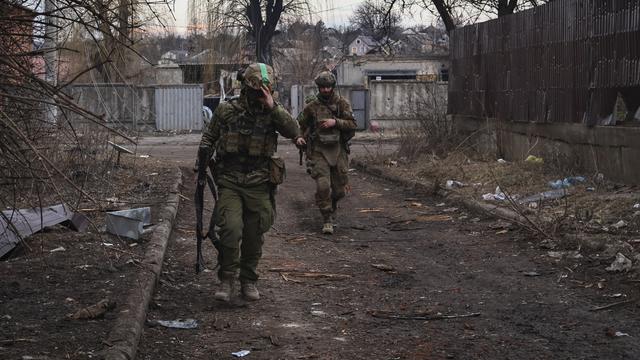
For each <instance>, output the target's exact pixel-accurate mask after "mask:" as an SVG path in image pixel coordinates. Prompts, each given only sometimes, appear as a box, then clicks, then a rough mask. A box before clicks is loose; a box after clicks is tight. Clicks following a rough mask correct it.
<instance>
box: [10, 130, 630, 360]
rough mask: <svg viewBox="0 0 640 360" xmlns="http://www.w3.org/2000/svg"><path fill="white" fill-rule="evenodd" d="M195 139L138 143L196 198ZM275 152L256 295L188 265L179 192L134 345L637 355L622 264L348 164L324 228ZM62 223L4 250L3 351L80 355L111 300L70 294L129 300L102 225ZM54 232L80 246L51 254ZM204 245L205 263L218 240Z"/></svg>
mask: <svg viewBox="0 0 640 360" xmlns="http://www.w3.org/2000/svg"><path fill="white" fill-rule="evenodd" d="M197 139H198V137H197V136H195V135H189V136H178V137H166V138H158V137H157V138H149V139H144V140H143V141H142V143H141V145H140V146H139V147H138V151H139V152H142V153H145V152H146V153H150V154H152V156H153V157H152V159H156V160H158V159H162V161H161V162H160V163H157V164H158V166H179V167H181V169H182V171H183V176H184V186H183V188H182V195H184V197H186V198H191V197H192V194H193V192H194V175H193V173H192V171H191V167H192V165H193V155H194V154H195V148H196V145H197ZM374 149H375V151H382V152H388V151H392V150H393V149H394V144H393V143H382V144H381V143H376V144H372V143H371V142H360V143H356V144H355V145H354V147H353V151H354V153H355V155H356V156H365V155H366V154H368V153H370V152H371V151H374ZM280 154H281V155H282V156H284V157H286V159H287V166H288V177H287V180H286V181H285V183H284V184H283V185H282V186H281V188H280V191H279V194H278V197H277V204H278V219H277V221H276V224H275V225H274V227H273V229H272V231H271V232H269V234H268V235H267V239H266V244H265V248H264V257H263V261H262V262H261V264H260V268H259V270H260V272H261V274H262V277H261V281H260V282H259V285H258V287H259V289H260V290H261V293H262V299H261V300H260V301H258V302H255V303H245V302H243V301H242V300H241V299H235V300H234V302H233V303H232V304H223V303H219V302H216V301H214V300H213V292H214V291H215V289H216V287H217V284H218V282H217V280H216V279H215V276H214V272H212V271H211V272H206V273H202V274H200V275H195V274H194V271H193V268H194V260H195V244H194V237H195V236H194V231H193V229H194V227H195V224H194V209H193V206H192V204H191V201H186V200H185V201H182V202H181V206H180V209H179V212H178V218H177V221H176V224H175V226H174V231H173V234H172V239H171V243H170V247H169V250H168V252H167V257H166V260H165V264H164V268H163V274H162V279H161V282H160V284H159V287H158V290H157V292H156V294H155V296H154V300H153V301H152V304H151V306H150V309H149V313H148V320H149V325H148V326H146V327H145V329H144V333H143V335H142V339H141V342H140V346H139V349H138V358H140V359H231V358H234V356H233V355H232V353H233V352H238V351H241V350H248V351H250V353H249V355H247V356H246V358H247V359H346V358H349V359H514V358H520V359H637V358H639V357H640V343H638V342H637V340H636V337H637V336H640V333H638V332H637V331H638V330H637V329H638V328H639V326H638V325H640V320H638V314H639V312H640V308H639V307H638V302H637V300H638V297H639V296H640V291H638V290H639V289H638V283H637V280H635V277H634V276H635V275H634V274H633V273H610V272H607V271H606V270H605V267H606V266H608V263H609V262H610V259H608V258H607V259H603V258H601V257H598V256H595V255H594V254H581V253H580V252H578V253H574V254H573V256H563V257H562V258H556V257H552V256H549V250H548V249H543V248H541V247H540V239H538V238H535V237H532V236H531V234H530V233H528V232H525V231H521V230H518V229H517V228H514V227H512V226H509V224H506V223H505V222H504V221H501V220H496V219H493V218H489V217H487V216H486V215H484V214H474V213H469V212H467V211H466V210H464V209H461V208H459V207H457V206H454V205H452V204H448V203H447V202H446V200H443V199H442V198H437V197H430V196H427V195H421V194H415V193H411V192H407V191H405V190H403V189H402V188H400V187H399V186H398V185H395V184H390V183H386V182H384V181H380V180H378V179H376V178H372V177H370V176H368V175H367V174H364V173H360V172H358V171H352V172H351V179H352V187H353V191H352V192H351V194H349V196H348V197H347V198H346V199H345V200H344V201H342V202H341V203H340V210H339V211H340V219H339V221H338V226H337V228H336V233H335V234H334V235H333V236H324V235H321V234H320V231H319V230H320V227H321V223H320V217H319V213H318V211H317V210H316V209H315V207H314V205H313V183H312V182H311V180H310V179H309V178H308V177H307V176H306V174H305V173H304V168H303V167H299V166H298V165H297V161H298V159H297V152H296V151H295V148H293V147H292V146H290V145H285V144H282V145H281V146H280ZM167 176H168V175H167ZM205 206H206V207H209V208H211V207H212V204H211V202H210V201H208V202H207V204H205ZM505 230H507V231H505ZM67 234H68V233H67V232H66V230H62V229H60V230H59V233H56V236H54V237H53V238H54V239H55V240H56V242H55V243H51V244H50V246H49V244H48V243H46V244H47V245H48V246H46V247H43V248H44V249H45V250H47V251H43V252H42V253H43V254H46V255H43V256H37V255H34V254H33V253H36V250H34V248H35V247H32V249H31V250H30V251H25V252H23V253H19V254H16V255H15V256H14V257H13V258H11V259H9V260H8V261H3V262H0V273H1V274H2V280H1V281H2V292H1V293H0V300H1V301H2V304H0V325H1V329H2V330H1V331H2V332H1V333H0V336H1V337H0V341H2V342H1V343H0V353H1V354H3V355H2V356H1V357H2V358H3V359H4V358H7V359H21V358H24V356H31V357H32V358H33V357H35V358H42V359H44V358H46V359H66V358H70V359H85V358H91V357H95V355H94V354H95V353H96V352H97V351H98V350H100V349H101V348H102V347H103V344H101V341H102V340H104V336H105V334H106V333H108V331H109V330H110V329H109V326H110V324H111V323H110V322H111V320H112V319H113V316H114V313H115V312H110V313H107V315H106V316H105V318H102V319H96V320H88V321H87V320H84V321H81V320H73V321H70V320H65V319H64V316H65V314H66V313H68V312H70V311H72V310H74V309H76V308H77V307H78V305H75V304H74V302H77V303H78V304H87V305H89V304H92V303H95V302H96V301H98V300H100V299H101V298H102V297H104V296H103V295H104V289H109V291H110V292H109V294H110V295H114V296H115V297H116V298H118V296H120V297H122V298H124V297H125V296H126V294H124V291H126V288H127V286H131V284H129V285H127V283H126V281H125V280H120V281H122V283H121V287H118V288H114V289H111V288H110V287H108V286H110V285H108V282H109V281H115V279H126V278H128V277H129V274H130V271H135V265H132V266H129V265H131V264H129V265H127V266H129V268H126V269H124V268H122V269H121V268H119V267H116V272H112V271H109V270H107V269H104V270H99V269H100V267H99V265H101V262H102V261H103V260H101V256H102V259H104V254H105V251H97V249H101V248H100V246H98V244H97V242H98V241H101V240H100V237H97V236H93V237H92V236H91V234H84V235H82V237H86V240H84V241H85V242H86V244H85V243H83V242H82V241H79V240H73V238H72V237H67ZM51 241H53V240H51ZM58 244H63V245H64V246H65V248H67V249H70V248H73V249H76V248H78V249H80V248H81V246H82V247H84V248H85V250H84V251H79V250H78V251H77V252H76V251H75V250H74V251H73V252H72V251H65V252H55V253H49V252H48V250H50V249H53V248H54V247H57V246H58ZM54 245H55V246H54ZM94 248H95V249H94ZM136 248H138V249H142V246H139V247H138V246H137V247H133V249H136ZM205 248H206V255H207V256H206V259H207V264H208V266H209V267H210V268H213V266H214V257H215V255H214V250H213V248H212V246H211V245H210V244H207V245H206V247H205ZM122 250H123V251H124V248H123V249H122ZM126 251H129V250H126ZM32 252H33V253H32ZM110 252H113V251H112V250H110V251H106V254H110ZM100 254H103V255H100ZM70 255H72V256H70ZM109 256H110V257H113V256H115V255H113V254H111V255H109ZM109 256H108V257H107V258H109ZM123 260H125V259H124V258H123ZM126 261H127V260H125V261H124V264H125V265H126ZM76 265H77V266H76ZM81 265H95V266H91V267H89V268H87V269H83V268H82V266H81ZM78 266H80V267H78ZM111 270H113V269H111ZM88 274H90V275H88ZM90 284H98V285H95V286H91V285H90ZM105 284H106V285H105ZM69 294H73V295H69ZM67 297H70V298H73V299H74V302H69V301H67V300H66V298H67ZM72 304H73V305H72ZM610 305H611V307H607V308H603V309H600V308H599V307H606V306H610ZM178 319H181V320H185V319H195V320H196V321H197V324H198V325H197V328H195V329H172V328H166V327H162V326H159V325H153V322H154V320H178ZM25 359H27V358H25Z"/></svg>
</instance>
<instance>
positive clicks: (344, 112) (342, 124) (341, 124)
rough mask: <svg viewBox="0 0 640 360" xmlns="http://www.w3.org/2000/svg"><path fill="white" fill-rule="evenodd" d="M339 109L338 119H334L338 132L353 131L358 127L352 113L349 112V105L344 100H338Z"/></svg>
mask: <svg viewBox="0 0 640 360" xmlns="http://www.w3.org/2000/svg"><path fill="white" fill-rule="evenodd" d="M338 108H339V109H340V114H339V115H340V118H337V119H336V127H337V128H338V129H340V130H354V129H356V128H357V127H358V125H357V124H356V119H355V118H354V117H353V111H352V110H351V104H349V102H348V101H346V100H344V99H342V98H341V99H340V102H339V103H338Z"/></svg>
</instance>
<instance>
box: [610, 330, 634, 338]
mask: <svg viewBox="0 0 640 360" xmlns="http://www.w3.org/2000/svg"><path fill="white" fill-rule="evenodd" d="M606 334H607V336H608V337H622V336H631V335H629V334H627V333H624V332H622V331H617V330H614V329H612V328H607V332H606Z"/></svg>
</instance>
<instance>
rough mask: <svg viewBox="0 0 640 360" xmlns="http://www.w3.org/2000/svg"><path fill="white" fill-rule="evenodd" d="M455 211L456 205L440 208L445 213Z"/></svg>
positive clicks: (456, 209)
mask: <svg viewBox="0 0 640 360" xmlns="http://www.w3.org/2000/svg"><path fill="white" fill-rule="evenodd" d="M456 211H458V208H457V207H450V208H446V209H443V210H442V212H446V213H450V212H456Z"/></svg>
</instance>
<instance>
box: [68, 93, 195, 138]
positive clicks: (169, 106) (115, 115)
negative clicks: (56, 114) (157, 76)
mask: <svg viewBox="0 0 640 360" xmlns="http://www.w3.org/2000/svg"><path fill="white" fill-rule="evenodd" d="M69 92H70V95H71V96H72V97H73V98H74V99H75V101H76V103H77V104H78V105H79V106H80V107H82V108H84V109H86V110H88V111H90V112H92V113H94V114H97V115H102V116H103V117H104V119H105V121H106V123H108V124H112V125H113V126H116V127H124V128H128V129H132V130H144V129H156V130H200V129H202V103H203V89H202V85H197V84H185V85H152V86H131V85H125V84H79V85H73V86H71V87H70V91H69ZM68 117H69V120H70V121H72V122H74V123H83V122H85V120H84V119H82V118H81V117H80V116H78V115H75V114H68Z"/></svg>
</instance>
